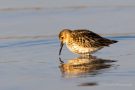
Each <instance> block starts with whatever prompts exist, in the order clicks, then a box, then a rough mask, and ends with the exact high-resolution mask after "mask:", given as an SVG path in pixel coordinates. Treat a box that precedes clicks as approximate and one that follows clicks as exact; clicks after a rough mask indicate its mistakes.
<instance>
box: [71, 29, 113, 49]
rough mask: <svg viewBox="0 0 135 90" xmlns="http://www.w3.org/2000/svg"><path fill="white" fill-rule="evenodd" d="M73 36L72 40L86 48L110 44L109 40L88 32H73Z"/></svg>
mask: <svg viewBox="0 0 135 90" xmlns="http://www.w3.org/2000/svg"><path fill="white" fill-rule="evenodd" d="M73 36H74V40H76V41H78V42H76V43H80V42H81V43H80V44H81V45H83V46H86V47H99V46H108V45H109V44H110V40H109V39H106V38H103V37H101V36H100V35H98V34H96V33H94V32H92V31H89V30H74V31H73Z"/></svg>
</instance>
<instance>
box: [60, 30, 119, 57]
mask: <svg viewBox="0 0 135 90" xmlns="http://www.w3.org/2000/svg"><path fill="white" fill-rule="evenodd" d="M59 41H60V50H59V55H61V51H62V48H63V45H64V44H66V46H67V48H68V49H69V50H70V51H71V52H73V53H75V54H79V55H91V54H93V53H95V52H96V51H98V50H100V49H102V48H104V47H109V45H110V44H114V43H117V42H118V41H116V40H110V39H107V38H104V37H102V36H100V35H99V34H96V33H95V32H93V31H90V30H87V29H76V30H70V29H63V30H62V31H60V33H59Z"/></svg>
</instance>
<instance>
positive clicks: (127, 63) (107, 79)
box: [0, 0, 135, 90]
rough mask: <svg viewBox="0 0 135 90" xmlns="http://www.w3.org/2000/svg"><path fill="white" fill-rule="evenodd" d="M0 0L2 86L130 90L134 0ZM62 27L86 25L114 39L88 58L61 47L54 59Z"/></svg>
mask: <svg viewBox="0 0 135 90" xmlns="http://www.w3.org/2000/svg"><path fill="white" fill-rule="evenodd" d="M104 1H106V0H104ZM0 2H1V3H3V5H2V4H1V5H2V6H1V7H0V32H1V33H0V89H1V90H45V89H48V90H56V89H57V90H58V89H59V90H84V89H86V90H89V89H94V90H106V89H108V90H114V89H118V88H119V90H127V89H130V90H134V89H135V70H134V68H135V65H134V64H135V60H134V58H135V47H134V46H135V42H134V41H135V31H134V29H135V27H134V23H135V18H134V16H135V12H134V10H135V4H134V3H133V2H134V1H133V0H129V1H122V0H118V1H108V2H106V3H103V2H101V1H100V2H98V1H97V0H96V1H93V2H92V1H89V0H86V1H81V0H79V1H78V3H75V4H70V3H67V1H66V2H61V0H59V2H61V3H62V5H61V4H57V5H56V4H53V2H52V1H50V0H48V1H46V2H45V1H42V0H39V2H33V3H31V2H32V0H30V1H29V2H28V3H27V5H25V3H26V2H27V1H22V2H23V4H22V5H20V3H19V2H18V1H17V0H14V2H12V3H11V4H9V2H8V1H0ZM22 2H21V3H22ZM73 2H76V0H73ZM5 3H8V4H6V5H7V6H6V5H4V4H5ZM15 3H17V5H15ZM46 3H49V5H50V6H49V5H48V4H46ZM57 3H58V2H57ZM64 4H65V5H64ZM44 5H46V6H44ZM63 28H70V29H80V28H85V29H91V30H93V31H94V32H96V33H99V34H101V35H103V36H104V37H106V38H110V39H114V40H118V41H119V42H118V43H116V44H113V45H111V46H110V47H106V48H104V49H102V50H100V51H98V52H96V53H95V54H93V55H92V57H91V58H84V57H79V56H78V55H75V54H73V53H71V52H70V51H68V49H67V48H66V47H65V46H64V48H63V51H62V55H61V56H60V57H59V55H58V52H59V48H60V47H59V41H58V37H57V35H58V33H59V32H60V31H61V29H63Z"/></svg>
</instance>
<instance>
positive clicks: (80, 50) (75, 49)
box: [67, 43, 98, 54]
mask: <svg viewBox="0 0 135 90" xmlns="http://www.w3.org/2000/svg"><path fill="white" fill-rule="evenodd" d="M67 47H68V49H69V50H70V51H72V52H73V53H77V54H87V53H92V52H94V51H96V50H97V49H98V48H92V47H83V46H81V45H78V44H75V43H72V44H67Z"/></svg>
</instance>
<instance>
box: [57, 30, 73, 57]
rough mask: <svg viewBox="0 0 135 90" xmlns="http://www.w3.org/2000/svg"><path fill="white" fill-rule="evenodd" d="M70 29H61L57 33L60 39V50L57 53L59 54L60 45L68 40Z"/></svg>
mask: <svg viewBox="0 0 135 90" xmlns="http://www.w3.org/2000/svg"><path fill="white" fill-rule="evenodd" d="M71 32H72V31H71V30H69V29H63V30H62V31H61V32H60V33H59V40H60V43H61V44H60V51H59V55H60V54H61V51H62V47H63V45H64V43H66V42H68V40H69V37H70V34H71Z"/></svg>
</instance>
